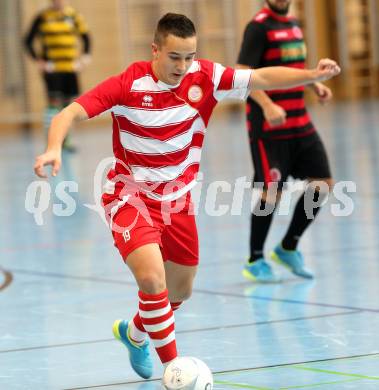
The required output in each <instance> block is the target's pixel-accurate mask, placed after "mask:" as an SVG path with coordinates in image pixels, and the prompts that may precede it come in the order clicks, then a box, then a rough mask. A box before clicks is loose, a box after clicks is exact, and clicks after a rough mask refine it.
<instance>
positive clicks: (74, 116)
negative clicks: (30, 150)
mask: <svg viewBox="0 0 379 390" xmlns="http://www.w3.org/2000/svg"><path fill="white" fill-rule="evenodd" d="M85 119H88V114H87V112H86V111H85V110H84V108H83V107H82V106H81V105H80V104H78V103H75V102H74V103H71V104H70V105H69V106H67V107H66V108H64V109H63V110H62V111H61V112H60V113H59V114H57V115H56V116H55V117H54V118H53V120H52V121H51V125H50V129H49V135H48V141H47V148H46V151H45V152H44V153H43V154H41V155H39V156H37V158H36V161H35V164H34V172H35V173H36V175H37V176H39V177H42V178H46V177H47V175H46V173H45V170H44V167H45V166H46V165H52V167H53V169H52V175H53V176H56V175H57V173H58V171H59V169H60V167H61V162H62V144H63V140H64V139H65V137H66V135H67V133H68V130H69V128H70V127H71V125H72V124H73V123H74V122H77V121H81V120H85Z"/></svg>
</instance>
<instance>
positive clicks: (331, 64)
mask: <svg viewBox="0 0 379 390" xmlns="http://www.w3.org/2000/svg"><path fill="white" fill-rule="evenodd" d="M316 73H317V81H325V80H329V79H331V78H332V77H334V76H337V75H338V74H340V73H341V68H340V67H339V66H338V64H337V62H335V61H333V60H331V59H329V58H323V59H322V60H320V61H319V63H318V64H317V68H316Z"/></svg>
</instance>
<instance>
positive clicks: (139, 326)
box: [129, 302, 183, 345]
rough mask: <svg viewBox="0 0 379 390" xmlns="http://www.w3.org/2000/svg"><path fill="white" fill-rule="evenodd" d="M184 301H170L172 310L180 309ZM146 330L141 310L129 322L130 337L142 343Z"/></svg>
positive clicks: (135, 341) (137, 342)
mask: <svg viewBox="0 0 379 390" xmlns="http://www.w3.org/2000/svg"><path fill="white" fill-rule="evenodd" d="M182 303H183V302H170V304H171V309H172V311H175V310H178V309H179V307H180V305H181V304H182ZM146 336H147V333H146V330H145V328H144V327H143V323H142V321H141V317H140V315H139V312H137V313H136V315H135V316H134V317H133V319H132V320H131V321H130V322H129V337H130V339H131V340H132V341H133V342H134V343H136V344H137V345H141V344H143V343H144V342H145V340H146Z"/></svg>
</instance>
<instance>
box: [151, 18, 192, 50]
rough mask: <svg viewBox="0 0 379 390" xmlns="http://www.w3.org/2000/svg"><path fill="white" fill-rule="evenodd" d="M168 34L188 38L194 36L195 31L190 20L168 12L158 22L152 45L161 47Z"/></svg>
mask: <svg viewBox="0 0 379 390" xmlns="http://www.w3.org/2000/svg"><path fill="white" fill-rule="evenodd" d="M169 34H172V35H175V36H176V37H180V38H189V37H193V36H195V35H196V29H195V26H194V24H193V23H192V20H191V19H189V18H187V16H185V15H181V14H174V13H171V12H170V13H168V14H166V15H164V16H162V17H161V19H160V20H159V22H158V25H157V28H156V30H155V33H154V43H156V44H157V45H161V44H162V43H163V41H164V39H165V38H166V37H167V35H169Z"/></svg>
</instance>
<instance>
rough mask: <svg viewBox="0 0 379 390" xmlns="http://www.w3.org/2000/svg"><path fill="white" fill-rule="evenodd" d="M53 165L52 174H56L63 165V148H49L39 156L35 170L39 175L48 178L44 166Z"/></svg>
mask: <svg viewBox="0 0 379 390" xmlns="http://www.w3.org/2000/svg"><path fill="white" fill-rule="evenodd" d="M46 165H51V166H52V167H53V168H52V172H51V174H52V176H56V175H57V173H58V172H59V169H60V167H61V165H62V156H61V150H47V151H46V152H45V153H43V154H41V155H39V156H37V158H36V161H35V164H34V172H35V174H36V175H37V176H39V177H41V178H44V179H46V178H47V174H46V173H45V170H44V167H45V166H46Z"/></svg>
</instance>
